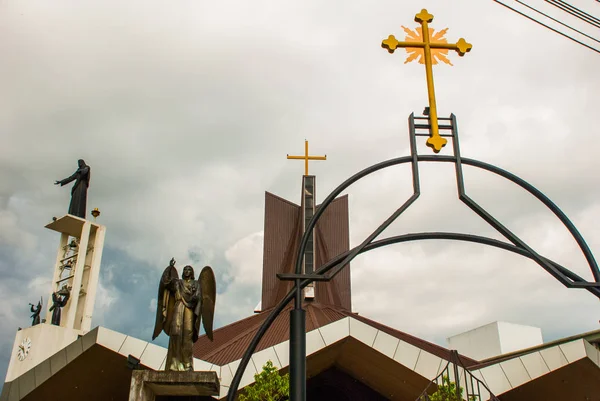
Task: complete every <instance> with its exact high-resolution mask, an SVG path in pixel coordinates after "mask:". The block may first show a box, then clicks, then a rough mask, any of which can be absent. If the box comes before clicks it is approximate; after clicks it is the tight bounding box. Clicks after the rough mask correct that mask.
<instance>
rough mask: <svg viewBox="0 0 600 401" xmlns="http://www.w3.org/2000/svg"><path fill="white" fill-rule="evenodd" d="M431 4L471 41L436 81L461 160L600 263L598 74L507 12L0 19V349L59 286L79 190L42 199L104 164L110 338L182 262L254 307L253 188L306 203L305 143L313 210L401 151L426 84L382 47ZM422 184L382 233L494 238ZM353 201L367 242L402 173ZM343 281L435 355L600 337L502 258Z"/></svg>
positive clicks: (532, 272)
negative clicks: (3, 300)
mask: <svg viewBox="0 0 600 401" xmlns="http://www.w3.org/2000/svg"><path fill="white" fill-rule="evenodd" d="M423 7H427V8H428V9H429V11H430V12H432V13H433V14H434V15H435V20H434V22H433V23H432V27H434V28H437V29H439V28H445V27H449V28H450V29H449V31H448V34H447V36H448V38H449V39H450V40H456V39H458V38H459V37H464V38H466V39H467V40H468V41H469V42H471V43H473V46H474V47H473V50H472V51H471V52H470V53H469V54H467V55H466V56H465V57H463V58H458V57H455V55H451V57H452V60H453V64H454V67H448V66H444V65H441V66H436V67H435V79H436V82H435V83H436V91H437V92H436V96H437V102H438V108H439V110H440V115H447V114H449V113H450V112H453V113H455V114H456V115H457V116H458V123H459V129H460V137H461V150H462V153H463V156H464V157H472V158H476V159H479V160H483V161H486V162H489V163H492V164H496V165H498V166H500V167H502V168H505V169H507V170H509V171H511V172H513V173H515V174H517V175H519V176H521V177H523V178H525V179H526V180H528V181H529V182H531V183H532V184H534V185H536V186H537V187H538V188H539V189H540V190H542V191H543V192H545V193H546V194H548V196H549V197H550V198H551V199H552V200H553V201H555V202H556V204H557V205H559V206H560V207H561V208H562V209H563V210H564V211H565V212H566V213H567V215H568V216H569V217H570V218H571V219H572V221H573V222H574V223H575V225H576V226H578V227H579V228H580V230H581V232H582V233H583V235H584V236H585V238H586V240H587V241H588V243H589V245H590V247H591V248H592V250H596V251H597V250H598V249H600V234H599V231H598V229H597V227H596V224H594V222H595V221H598V219H599V217H600V203H599V202H598V199H599V196H600V189H599V188H600V186H598V185H595V184H594V183H595V182H596V181H597V179H596V176H595V174H596V173H595V172H596V171H598V169H599V168H600V159H598V158H597V157H596V154H595V149H596V148H595V146H594V145H595V143H596V142H597V141H596V132H595V131H594V128H593V127H594V121H593V120H592V116H594V115H595V113H596V111H597V109H598V105H599V94H600V81H599V80H598V79H597V71H598V70H600V60H599V59H598V57H597V56H596V55H595V54H594V53H593V52H591V51H589V50H587V49H584V48H582V47H581V46H578V45H576V44H573V43H572V42H570V41H568V40H566V39H564V38H562V37H560V36H558V35H556V34H554V33H552V32H550V31H548V30H545V29H543V28H541V27H539V26H537V25H536V24H534V23H532V22H531V21H528V20H526V19H525V18H522V17H520V16H518V15H516V14H514V13H512V12H509V11H507V10H505V9H504V8H503V7H501V6H499V5H497V4H495V3H494V2H491V1H490V2H482V1H475V0H470V1H467V2H461V3H460V4H457V3H456V2H452V4H450V3H449V2H447V1H441V0H429V1H426V2H425V3H423V2H422V1H420V2H416V1H410V2H397V1H396V2H394V1H385V2H381V3H378V4H377V6H374V5H373V4H371V3H368V2H348V1H344V2H342V1H341V0H339V1H332V2H327V3H323V2H321V1H316V0H314V1H305V2H302V3H301V4H300V3H298V4H295V5H293V4H289V3H283V2H271V1H266V0H261V1H259V2H258V3H257V2H253V3H252V4H249V3H245V2H239V1H226V2H213V3H207V2H189V3H182V4H178V5H176V6H174V5H173V4H167V3H164V4H163V3H161V2H153V1H144V2H136V1H134V2H127V3H126V4H125V3H123V2H116V1H110V0H109V1H101V2H91V3H90V2H87V3H86V4H85V5H73V4H72V2H61V1H54V2H52V4H51V5H49V4H45V3H40V2H4V3H2V5H1V6H0V27H1V28H0V29H1V31H2V32H1V33H2V34H1V35H0V48H1V49H3V50H4V53H6V54H9V55H10V57H6V58H5V59H3V62H2V63H0V87H2V91H3V92H2V93H3V96H2V97H1V98H0V142H1V143H2V146H1V147H0V279H1V280H0V292H1V293H3V294H9V299H10V300H9V301H8V303H9V305H8V306H7V307H6V308H4V309H3V311H0V313H1V314H2V316H1V317H2V321H3V322H4V324H3V327H2V330H0V337H1V338H5V339H8V340H6V341H8V342H10V343H11V344H12V338H14V337H13V336H14V330H15V329H16V327H18V326H19V325H21V326H23V325H25V324H27V322H28V312H27V311H26V308H25V305H27V303H28V302H31V300H34V299H38V298H39V296H40V295H44V296H46V294H47V293H49V290H43V283H44V280H46V279H48V278H49V277H50V275H51V274H52V271H51V269H52V263H53V261H54V257H55V254H54V252H55V251H56V244H57V241H58V238H57V234H56V233H50V232H48V231H47V230H45V229H44V228H43V226H44V225H45V224H47V223H48V222H49V221H51V217H52V216H59V215H61V214H63V213H64V212H66V210H67V207H68V202H69V196H70V195H69V189H68V188H67V187H63V188H60V187H56V186H54V185H52V183H53V181H54V180H55V179H60V178H64V177H66V176H68V175H69V174H71V173H72V172H73V169H74V168H75V167H76V160H77V159H78V158H84V159H85V160H86V162H87V163H88V164H89V165H90V166H91V168H92V180H91V186H90V189H89V197H88V210H90V209H91V208H93V207H98V208H100V210H101V211H102V215H101V216H100V217H99V219H98V221H99V222H100V223H102V224H105V225H106V226H107V236H106V249H105V253H107V254H108V253H111V255H112V256H111V255H108V256H110V258H107V255H105V263H103V266H102V269H103V272H102V280H103V281H102V286H103V287H101V288H102V290H99V295H98V298H97V306H96V311H97V312H96V313H95V315H94V316H95V317H98V316H99V315H101V314H102V312H101V311H104V316H103V317H102V319H101V320H95V321H96V322H103V324H106V325H107V326H109V327H111V328H114V329H116V330H120V329H122V330H125V328H127V330H131V332H128V333H127V334H131V335H137V334H138V333H142V334H143V333H146V331H144V330H147V328H148V327H150V328H151V326H152V323H153V322H152V321H151V319H152V316H151V313H145V312H144V313H137V314H135V317H136V318H137V319H138V320H136V321H135V322H132V319H133V316H120V315H119V314H117V313H116V312H115V310H116V309H115V308H116V305H120V304H119V302H123V300H127V302H128V303H130V304H133V305H132V306H131V307H130V308H128V309H126V310H127V313H133V311H134V310H135V311H137V312H139V311H140V310H142V309H143V310H147V308H148V306H150V307H152V303H151V302H152V301H151V300H152V299H153V297H154V296H155V288H154V285H155V284H154V283H155V279H153V277H155V276H156V275H158V274H160V271H161V270H162V269H164V266H166V264H167V263H168V261H169V259H170V258H171V257H173V256H175V258H176V259H177V261H178V266H182V265H184V264H186V263H191V264H193V265H197V264H198V263H202V264H210V265H212V266H213V268H214V269H215V271H218V272H219V274H221V276H219V277H220V280H222V282H221V283H219V285H220V288H222V289H223V293H221V294H220V295H219V299H218V300H217V315H218V316H217V317H218V318H219V319H221V320H220V321H222V322H229V321H232V320H235V319H238V318H240V317H243V316H247V315H249V314H250V313H252V310H253V308H254V306H255V305H256V303H257V302H258V300H259V298H260V277H261V272H260V267H261V265H262V244H261V243H260V241H261V236H260V234H259V233H258V232H257V231H258V230H261V229H262V228H263V224H264V214H263V207H264V194H263V192H264V191H265V190H267V191H270V192H274V193H276V194H277V195H280V196H282V197H285V198H287V199H290V200H292V201H297V200H298V195H299V193H300V188H299V187H300V178H301V176H300V175H301V172H302V168H303V166H302V165H301V163H297V162H291V161H287V160H286V159H285V154H286V153H287V154H295V153H298V152H302V145H303V141H304V139H305V138H307V139H309V141H310V146H311V153H313V152H314V154H327V157H328V160H327V161H326V162H320V163H312V164H311V167H310V172H311V173H314V174H316V175H317V176H318V191H317V195H318V198H319V200H323V199H324V198H325V196H326V195H327V194H328V193H329V192H330V191H331V190H332V189H333V188H335V187H336V186H337V185H338V184H339V183H340V182H342V180H344V179H346V178H348V177H349V176H351V175H352V174H354V173H356V172H357V171H359V170H361V169H363V168H365V167H367V166H369V165H371V164H374V163H376V162H379V161H381V160H385V159H389V158H392V157H398V156H402V155H406V154H408V140H407V139H408V138H407V125H406V118H407V116H408V115H409V114H410V113H411V112H413V111H414V112H420V111H421V110H422V108H423V107H424V106H425V105H426V102H427V95H426V90H425V80H424V71H423V70H424V69H423V66H422V65H419V64H406V65H405V64H403V61H404V59H405V53H404V52H402V51H398V52H396V53H395V54H393V55H390V54H388V53H387V52H386V51H384V50H383V49H381V47H380V43H381V40H382V39H383V38H385V37H387V36H388V35H389V34H395V35H396V36H397V37H401V35H402V29H401V25H406V26H413V25H412V24H413V22H412V20H413V15H414V14H415V13H416V12H418V11H419V10H420V9H421V8H423ZM492 16H493V17H492ZM524 38H526V39H524ZM420 148H421V149H422V150H424V151H426V152H428V150H427V149H426V148H424V147H423V146H420ZM420 172H421V186H422V188H421V190H422V195H421V197H420V198H419V200H418V201H417V202H416V203H415V205H414V206H413V207H411V208H410V209H409V210H408V211H407V212H406V213H405V215H403V216H402V217H401V218H400V219H399V221H398V222H397V223H395V224H394V225H393V226H392V227H390V228H389V230H388V231H387V232H386V235H395V234H401V233H406V232H416V231H426V230H456V231H461V232H469V233H477V234H480V235H489V236H492V237H494V238H499V236H498V234H497V233H494V232H493V230H491V229H490V228H489V227H488V226H487V225H486V224H485V222H483V221H482V220H481V219H479V218H478V217H477V216H474V215H473V214H472V213H471V212H470V211H469V210H468V209H467V208H466V207H465V206H464V205H462V204H461V203H460V202H459V201H458V200H457V199H456V189H455V181H454V173H453V171H452V166H450V165H441V166H434V165H430V164H423V165H422V166H421V171H420ZM465 180H466V185H467V190H468V192H469V194H470V196H472V197H473V198H474V199H475V200H477V201H478V202H480V203H481V205H483V206H484V207H486V208H487V209H489V210H490V212H491V213H493V214H494V216H496V217H497V218H498V219H499V220H501V221H503V222H504V223H505V224H506V225H507V226H508V227H509V228H511V229H512V230H514V231H515V232H516V233H517V234H519V235H520V236H522V237H523V238H524V239H525V240H526V241H527V242H528V243H530V244H532V246H534V248H535V249H538V250H539V251H540V252H542V253H543V254H546V253H547V256H549V257H551V258H553V259H556V260H557V261H558V262H560V263H562V264H564V265H565V266H567V267H569V268H572V269H573V270H574V271H576V272H577V273H578V274H582V275H583V274H587V275H588V276H589V273H588V271H589V270H586V266H585V263H584V261H583V258H582V256H581V255H580V253H579V252H578V250H577V246H576V244H575V243H574V241H572V240H571V239H570V238H569V237H568V236H567V235H566V232H565V230H564V228H563V227H562V226H561V225H560V223H558V222H557V220H556V218H555V217H554V216H552V215H551V214H550V213H549V212H547V211H546V210H545V209H544V208H543V206H541V205H540V204H539V202H537V201H535V200H534V199H532V198H531V196H529V195H528V194H526V193H524V192H523V191H521V190H520V189H518V188H516V187H515V186H514V185H512V184H506V183H505V182H503V180H501V179H498V178H495V177H493V176H492V175H491V174H489V173H485V172H483V173H482V172H478V171H475V169H473V168H471V167H468V166H465ZM347 193H348V194H350V219H351V220H350V228H351V243H352V244H353V245H356V244H357V243H359V242H360V241H361V240H362V239H363V238H364V237H365V236H366V235H368V234H369V233H370V232H371V231H372V230H373V229H375V228H376V227H377V226H378V225H379V223H380V222H381V221H382V220H383V219H384V218H385V217H387V216H388V215H389V214H391V213H392V212H393V210H395V208H397V207H398V206H399V205H400V204H401V203H402V202H404V200H405V199H406V198H407V197H408V196H410V194H411V193H412V192H411V187H410V174H409V170H408V166H402V167H398V168H394V169H390V170H389V171H383V172H380V173H377V174H375V175H373V176H372V177H369V178H368V179H365V180H364V181H362V182H360V183H357V184H356V185H354V186H352V187H351V188H349V190H348V191H347ZM251 233H255V234H251ZM117 251H118V252H117ZM196 261H198V262H196ZM352 269H353V271H352V274H353V291H354V300H353V304H354V307H355V309H356V310H357V311H359V312H361V313H364V314H366V315H368V316H370V317H372V318H375V319H377V320H379V321H381V322H383V323H385V324H388V325H392V326H395V327H397V328H398V329H400V330H406V331H410V332H413V333H414V334H417V335H423V336H425V337H427V338H434V339H435V340H436V341H441V342H443V339H444V338H445V337H447V336H449V335H452V334H456V333H457V332H458V331H460V330H461V329H468V328H470V327H472V326H473V325H476V324H479V323H481V324H484V323H487V322H488V321H492V320H497V319H505V320H512V321H517V322H521V323H525V324H538V325H540V326H541V327H542V328H543V329H544V332H546V333H549V334H548V336H550V337H551V336H557V335H562V334H573V333H574V332H577V331H581V330H586V329H591V328H597V322H598V317H597V313H596V311H595V309H592V306H591V305H594V307H595V306H596V302H597V301H596V299H595V298H594V297H593V296H592V295H590V294H589V293H588V292H586V291H583V290H567V289H565V288H564V287H562V286H561V285H560V284H558V283H557V282H555V281H554V279H552V278H551V277H550V276H549V275H548V274H547V273H545V272H544V271H543V270H542V269H541V268H539V267H538V266H536V265H535V264H533V263H532V262H530V261H527V260H525V259H524V258H522V257H520V256H515V255H510V254H507V253H505V252H500V251H497V250H494V249H487V248H483V247H480V246H474V245H467V244H451V243H449V242H445V241H438V242H434V243H416V244H402V245H395V246H393V247H390V248H387V249H382V250H378V251H375V252H373V253H370V254H368V255H362V256H360V257H359V258H358V259H357V260H356V261H354V262H353V267H352ZM588 276H586V277H588ZM128 286H132V287H128ZM142 286H147V287H149V288H140V287H142ZM23 288H27V289H28V291H26V292H23V291H22V290H21V289H23ZM130 288H134V289H135V290H136V291H133V292H132V291H129V292H128V291H127V290H128V289H130ZM16 289H18V290H16ZM100 294H101V296H100ZM135 296H137V297H144V299H131V298H130V297H135ZM100 299H102V300H100ZM391 305H400V306H399V307H397V308H396V307H391ZM136 308H137V309H136ZM149 312H151V311H149ZM121 313H124V312H121ZM98 319H100V317H98ZM143 319H145V320H144V321H141V320H143ZM134 324H135V325H134ZM142 334H140V335H142ZM143 335H147V334H143ZM8 342H7V343H6V344H8ZM6 344H4V345H0V346H1V347H4V348H2V349H6V347H8V345H6ZM2 355H3V358H8V354H6V353H5V354H2ZM0 363H2V362H1V361H0ZM0 373H1V372H0Z"/></svg>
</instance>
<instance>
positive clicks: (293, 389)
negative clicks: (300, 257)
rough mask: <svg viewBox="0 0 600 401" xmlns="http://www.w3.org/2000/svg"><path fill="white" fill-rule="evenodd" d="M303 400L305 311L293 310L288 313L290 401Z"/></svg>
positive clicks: (304, 393) (304, 396)
mask: <svg viewBox="0 0 600 401" xmlns="http://www.w3.org/2000/svg"><path fill="white" fill-rule="evenodd" d="M299 281H300V280H296V282H297V284H299ZM296 306H297V305H296ZM305 400H306V311H305V310H303V309H300V308H295V309H292V310H291V311H290V401H305Z"/></svg>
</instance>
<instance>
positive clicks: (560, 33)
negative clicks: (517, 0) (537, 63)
mask: <svg viewBox="0 0 600 401" xmlns="http://www.w3.org/2000/svg"><path fill="white" fill-rule="evenodd" d="M493 1H494V2H496V3H498V4H500V5H502V6H504V7H506V8H508V9H509V10H512V11H514V12H516V13H517V14H520V15H522V16H523V17H525V18H527V19H530V20H532V21H533V22H535V23H537V24H539V25H542V26H543V27H546V28H548V29H550V30H551V31H553V32H556V33H558V34H559V35H562V36H564V37H566V38H567V39H570V40H572V41H573V42H575V43H578V44H580V45H581V46H584V47H587V48H588V49H590V50H593V51H595V52H596V53H600V50H599V49H596V48H594V47H592V46H589V45H587V44H585V43H583V42H581V41H579V40H577V39H575V38H572V37H571V36H569V35H567V34H566V33H563V32H561V31H559V30H557V29H554V28H552V27H550V26H548V25H546V24H544V23H543V22H540V21H538V20H536V19H535V18H533V17H530V16H529V15H527V14H524V13H522V12H521V11H519V10H515V9H514V8H512V7H511V6H509V5H507V4H504V3H502V2H501V1H499V0H493Z"/></svg>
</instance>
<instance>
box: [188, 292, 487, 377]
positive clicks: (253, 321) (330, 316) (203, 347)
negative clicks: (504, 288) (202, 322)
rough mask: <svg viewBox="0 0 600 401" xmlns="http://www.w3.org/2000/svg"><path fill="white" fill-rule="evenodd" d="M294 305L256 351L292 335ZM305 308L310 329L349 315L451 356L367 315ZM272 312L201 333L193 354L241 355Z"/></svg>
mask: <svg viewBox="0 0 600 401" xmlns="http://www.w3.org/2000/svg"><path fill="white" fill-rule="evenodd" d="M291 308H292V306H291V304H290V305H289V306H288V307H287V308H286V309H284V310H283V311H282V312H281V313H280V314H279V316H277V318H276V319H275V321H274V322H273V324H272V325H271V327H270V328H269V329H268V330H267V332H266V333H265V335H264V336H263V338H262V340H261V341H260V343H259V344H258V347H257V348H256V350H255V352H258V351H261V350H263V349H265V348H268V347H272V346H274V345H277V344H280V343H282V342H284V341H286V340H288V339H289V333H290V319H289V311H290V309H291ZM304 308H305V310H306V331H307V332H309V331H312V330H315V329H318V328H319V327H322V326H326V325H327V324H329V323H333V322H335V321H337V320H340V319H343V318H345V317H347V316H350V317H352V318H354V319H356V320H359V321H361V322H363V323H366V324H368V325H369V326H372V327H374V328H376V329H378V330H381V331H383V332H385V333H387V334H389V335H391V336H393V337H396V338H398V339H400V340H402V341H404V342H407V343H409V344H412V345H414V346H415V347H418V348H420V349H422V350H425V351H427V352H429V353H431V354H433V355H437V356H439V357H440V358H443V359H446V360H448V359H449V358H450V351H449V350H447V349H446V348H444V347H440V346H439V345H435V344H432V343H430V342H428V341H425V340H422V339H420V338H417V337H414V336H411V335H410V334H407V333H404V332H402V331H399V330H396V329H393V328H391V327H388V326H385V325H383V324H381V323H378V322H376V321H374V320H371V319H368V318H366V317H364V316H360V315H358V314H355V313H351V312H348V311H344V310H341V309H338V308H335V307H332V306H328V305H321V304H317V303H314V302H309V303H306V305H305V306H304ZM269 313H270V310H267V311H264V312H261V313H259V314H256V315H253V316H250V317H248V318H246V319H242V320H239V321H237V322H235V323H232V324H230V325H228V326H225V327H221V328H220V329H217V330H215V332H214V342H211V341H210V340H209V339H208V338H207V337H206V336H205V335H204V336H201V337H200V338H199V339H198V341H197V342H196V343H195V344H194V357H196V358H199V359H202V360H205V361H207V362H210V363H213V364H216V365H220V366H222V365H225V364H228V363H230V362H233V361H236V360H238V359H240V358H241V357H242V355H243V354H244V351H245V350H246V349H247V348H248V346H249V345H250V342H251V341H252V338H253V337H254V335H255V334H256V332H257V331H258V329H259V327H260V325H261V324H262V323H263V322H264V320H265V319H266V318H267V316H268V315H269ZM461 359H462V360H463V363H464V364H465V365H466V366H471V365H475V364H477V361H475V360H473V359H470V358H467V357H465V356H461Z"/></svg>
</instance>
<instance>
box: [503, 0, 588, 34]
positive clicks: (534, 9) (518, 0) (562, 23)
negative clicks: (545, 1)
mask: <svg viewBox="0 0 600 401" xmlns="http://www.w3.org/2000/svg"><path fill="white" fill-rule="evenodd" d="M515 1H516V2H517V3H519V4H521V5H523V6H525V7H527V8H529V9H530V10H533V11H535V12H536V13H538V14H541V15H543V16H544V17H546V18H549V19H551V20H552V21H554V22H557V23H559V24H561V25H562V26H565V27H567V28H569V29H571V30H573V31H575V32H577V33H578V34H580V35H583V36H585V37H587V38H590V39H592V40H593V41H594V42H598V43H600V40H598V39H596V38H594V37H593V36H590V35H588V34H587V33H583V32H581V31H580V30H579V29H575V28H573V27H572V26H570V25H567V24H565V23H564V22H562V21H559V20H557V19H556V18H553V17H551V16H549V15H548V14H546V13H543V12H541V11H540V10H537V9H536V8H534V7H532V6H530V5H528V4H525V3H523V2H522V1H520V0H515ZM597 1H599V2H600V0H597Z"/></svg>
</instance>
